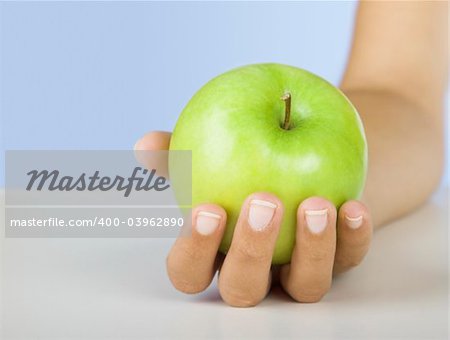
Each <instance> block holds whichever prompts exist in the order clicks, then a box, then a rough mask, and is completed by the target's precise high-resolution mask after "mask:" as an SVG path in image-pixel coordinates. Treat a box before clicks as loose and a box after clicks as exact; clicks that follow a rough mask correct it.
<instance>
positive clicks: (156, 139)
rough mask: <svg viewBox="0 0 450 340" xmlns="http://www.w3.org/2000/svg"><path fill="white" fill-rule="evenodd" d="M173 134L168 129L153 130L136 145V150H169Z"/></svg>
mask: <svg viewBox="0 0 450 340" xmlns="http://www.w3.org/2000/svg"><path fill="white" fill-rule="evenodd" d="M171 136H172V134H171V133H170V132H166V131H151V132H148V133H146V134H145V135H144V136H143V137H142V138H140V139H139V140H138V141H137V142H136V144H135V145H134V150H144V151H160V150H168V149H169V145H170V137H171Z"/></svg>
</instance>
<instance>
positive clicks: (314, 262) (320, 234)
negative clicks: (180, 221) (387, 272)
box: [135, 132, 372, 307]
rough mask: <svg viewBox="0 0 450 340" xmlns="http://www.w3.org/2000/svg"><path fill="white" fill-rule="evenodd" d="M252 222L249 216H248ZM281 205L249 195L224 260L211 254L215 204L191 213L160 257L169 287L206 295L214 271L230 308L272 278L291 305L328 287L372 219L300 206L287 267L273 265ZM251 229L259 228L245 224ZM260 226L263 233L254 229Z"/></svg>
mask: <svg viewBox="0 0 450 340" xmlns="http://www.w3.org/2000/svg"><path fill="white" fill-rule="evenodd" d="M169 142H170V133H167V132H152V133H149V134H147V135H146V136H144V137H143V138H142V139H141V140H139V141H138V142H137V143H136V146H135V149H137V150H166V149H168V147H169ZM249 216H251V218H249ZM282 217H283V204H282V202H281V201H280V200H279V199H278V198H277V197H276V196H274V195H272V194H270V193H255V194H252V195H250V196H249V197H248V198H247V199H246V200H245V202H244V203H243V205H242V209H241V213H240V216H239V219H238V222H237V224H236V227H235V231H234V234H233V241H232V244H231V247H230V249H229V251H228V253H227V255H226V256H225V255H222V254H219V253H218V248H219V245H220V242H221V239H222V235H223V232H224V230H225V225H226V219H227V215H226V212H225V210H224V209H223V208H221V207H220V206H218V205H215V204H202V205H199V206H197V207H195V208H194V209H193V213H192V226H193V228H192V237H180V238H178V239H177V240H176V242H175V244H174V245H173V247H172V249H171V251H170V253H169V256H168V258H167V272H168V274H169V278H170V280H171V282H172V283H173V285H174V286H175V288H177V289H178V290H180V291H182V292H184V293H188V294H194V293H199V292H201V291H203V290H205V289H206V288H207V287H208V286H209V285H210V283H211V281H212V279H213V278H214V275H215V273H216V271H217V270H219V285H218V286H219V291H220V295H221V296H222V298H223V300H224V301H225V302H227V303H228V304H230V305H232V306H238V307H248V306H255V305H257V304H258V303H259V302H261V301H262V300H263V299H264V297H265V296H266V295H267V293H268V291H269V290H270V287H271V284H272V280H273V281H279V282H280V284H281V285H282V287H283V289H284V290H285V291H286V292H287V293H288V294H289V295H290V296H291V297H292V298H293V299H294V300H296V301H299V302H317V301H319V300H320V299H321V298H322V297H323V296H324V295H325V294H326V293H327V292H328V290H329V289H330V287H331V281H332V277H333V274H339V273H342V272H344V271H346V270H348V269H350V268H352V267H354V266H356V265H358V264H359V263H360V262H361V261H362V259H363V258H364V256H365V254H366V253H367V251H368V249H369V245H370V241H371V237H372V222H371V216H370V213H369V211H368V210H367V208H366V207H365V206H364V204H362V203H361V202H359V201H348V202H346V203H344V204H343V205H342V206H341V207H340V209H339V211H338V212H337V211H336V208H335V206H334V205H333V204H332V203H331V202H329V201H327V200H326V199H323V198H320V197H311V198H308V199H306V200H304V201H303V202H302V203H301V204H300V206H299V207H298V211H297V235H296V244H295V248H294V251H293V253H292V258H291V263H290V264H286V265H282V266H279V267H276V268H275V267H272V266H271V260H272V254H273V250H274V247H275V241H276V239H277V236H278V231H279V228H280V225H281V220H282ZM256 224H257V225H258V227H259V229H260V230H255V229H254V228H253V227H252V226H255V225H256ZM261 226H263V227H262V230H261Z"/></svg>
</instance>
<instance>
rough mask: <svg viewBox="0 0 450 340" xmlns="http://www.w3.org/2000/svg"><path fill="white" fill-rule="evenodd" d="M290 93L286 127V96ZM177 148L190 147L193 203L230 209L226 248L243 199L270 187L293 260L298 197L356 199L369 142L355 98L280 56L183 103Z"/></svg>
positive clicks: (232, 74) (282, 253) (280, 246)
mask: <svg viewBox="0 0 450 340" xmlns="http://www.w3.org/2000/svg"><path fill="white" fill-rule="evenodd" d="M287 92H289V93H290V94H291V97H292V103H291V119H290V127H289V129H288V130H285V129H283V128H282V125H283V122H284V117H285V102H284V101H283V100H281V98H280V97H281V96H283V95H284V94H285V93H287ZM170 150H192V204H193V206H195V205H198V204H200V203H215V204H218V205H220V206H222V207H223V208H224V209H225V210H226V212H227V228H226V231H225V234H224V237H223V240H222V243H221V245H220V251H221V252H223V253H226V252H227V250H228V249H229V247H230V244H231V240H232V237H233V231H234V227H235V224H236V221H237V218H238V216H239V212H240V209H241V205H242V203H243V201H244V199H245V198H246V197H247V196H248V195H250V194H251V193H254V192H270V193H273V194H275V195H276V196H278V197H279V198H280V199H281V201H282V202H283V205H284V217H283V222H282V225H281V229H280V233H279V236H278V239H277V242H276V247H275V251H274V254H273V258H272V263H273V264H285V263H289V262H290V259H291V254H292V251H293V248H294V244H295V231H296V216H297V208H298V206H299V204H300V203H301V202H302V201H303V200H304V199H306V198H308V197H310V196H321V197H324V198H326V199H328V200H330V201H331V202H333V203H334V204H335V205H336V207H339V206H340V205H341V204H343V203H344V202H345V201H347V200H351V199H358V198H359V197H360V195H361V192H362V190H363V187H364V182H365V177H366V172H367V145H366V138H365V135H364V129H363V126H362V123H361V120H360V118H359V115H358V113H357V111H356V109H355V108H354V107H353V105H352V104H351V103H350V101H349V100H348V99H347V98H346V97H345V95H344V94H343V93H342V92H341V91H340V90H338V89H337V88H336V87H334V86H333V85H331V84H330V83H328V82H327V81H325V80H324V79H322V78H320V77H318V76H316V75H314V74H312V73H310V72H308V71H305V70H302V69H299V68H296V67H292V66H287V65H281V64H273V63H271V64H255V65H248V66H243V67H240V68H237V69H234V70H231V71H229V72H227V73H224V74H222V75H220V76H218V77H216V78H214V79H212V80H211V81H209V82H208V83H207V84H206V85H205V86H203V87H202V88H201V89H200V90H199V91H198V92H197V93H196V94H195V95H194V97H193V98H192V99H191V100H190V101H189V103H188V104H187V106H186V107H185V108H184V110H183V112H182V113H181V116H180V117H179V120H178V122H177V124H176V127H175V130H174V132H173V135H172V139H171V143H170Z"/></svg>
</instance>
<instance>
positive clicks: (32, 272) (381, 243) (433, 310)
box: [0, 189, 448, 339]
mask: <svg viewBox="0 0 450 340" xmlns="http://www.w3.org/2000/svg"><path fill="white" fill-rule="evenodd" d="M2 196H3V195H2ZM1 210H2V212H1V214H3V209H1ZM447 214H448V199H447V190H444V189H440V191H439V192H438V193H437V194H436V195H435V196H434V197H433V199H432V200H431V201H430V202H429V203H428V204H427V205H426V206H424V207H422V208H421V209H419V210H418V211H417V212H416V213H414V214H412V215H409V216H407V217H405V218H403V219H401V220H399V221H397V222H395V223H392V224H391V225H389V226H386V227H385V228H383V229H381V230H378V231H377V232H376V233H375V237H374V241H373V246H372V248H371V251H370V253H369V255H368V256H367V258H366V260H365V261H364V262H363V263H362V264H361V265H360V266H359V267H358V268H356V269H354V270H353V271H351V272H350V273H348V274H346V275H344V276H342V277H340V278H338V279H337V280H336V281H335V282H334V284H333V287H332V290H331V291H330V293H329V294H328V295H327V296H326V297H325V298H324V299H323V300H322V302H320V303H317V304H299V303H294V302H292V301H290V299H289V298H288V297H287V296H286V295H285V294H284V293H282V292H281V291H280V290H276V291H275V292H272V293H271V294H270V296H269V297H268V298H267V299H266V300H265V301H264V302H263V303H261V304H260V305H259V306H257V307H255V308H248V309H238V308H232V307H228V306H226V305H225V304H224V303H222V302H221V300H220V297H219V295H218V293H217V289H216V286H215V284H214V285H213V286H211V287H210V288H209V289H208V290H207V291H206V292H204V293H203V294H200V295H196V296H186V295H183V294H181V293H178V292H177V291H175V289H174V288H172V286H171V285H170V283H169V281H168V279H167V277H166V274H165V266H164V260H165V256H166V253H167V252H168V249H169V247H170V245H171V243H172V242H173V240H171V239H12V238H4V236H3V235H4V232H3V230H0V231H1V233H2V239H1V245H0V247H1V256H2V260H1V263H2V280H1V284H2V293H3V294H2V300H1V304H2V310H3V313H2V334H3V339H68V338H71V339H128V338H129V339H141V338H142V339H144V338H145V339H152V338H154V339H164V338H182V339H188V338H194V339H199V338H207V339H238V338H243V339H250V338H256V339H266V338H267V339H269V338H273V339H284V338H286V339H288V338H292V339H294V338H295V339H322V338H323V339H396V338H404V339H430V338H432V339H447V337H448V322H447V316H448V253H447V249H448V232H447V228H448V216H447ZM1 221H2V225H3V224H4V217H3V216H1ZM2 229H3V227H2Z"/></svg>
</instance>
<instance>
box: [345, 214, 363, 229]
mask: <svg viewBox="0 0 450 340" xmlns="http://www.w3.org/2000/svg"><path fill="white" fill-rule="evenodd" d="M345 220H346V222H347V225H348V226H349V227H350V228H351V229H358V228H359V227H360V226H361V225H362V223H363V217H362V215H361V216H358V217H349V216H345Z"/></svg>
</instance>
